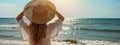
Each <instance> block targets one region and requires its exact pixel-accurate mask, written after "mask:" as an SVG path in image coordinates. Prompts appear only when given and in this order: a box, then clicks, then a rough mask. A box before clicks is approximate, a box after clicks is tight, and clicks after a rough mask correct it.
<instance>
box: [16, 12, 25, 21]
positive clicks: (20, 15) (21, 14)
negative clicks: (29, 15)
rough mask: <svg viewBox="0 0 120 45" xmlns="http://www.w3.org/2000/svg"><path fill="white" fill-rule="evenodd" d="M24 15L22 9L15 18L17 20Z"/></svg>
mask: <svg viewBox="0 0 120 45" xmlns="http://www.w3.org/2000/svg"><path fill="white" fill-rule="evenodd" d="M23 16H24V13H23V11H22V12H21V13H20V14H19V15H18V16H17V17H16V20H17V21H19V20H20V19H22V18H23Z"/></svg>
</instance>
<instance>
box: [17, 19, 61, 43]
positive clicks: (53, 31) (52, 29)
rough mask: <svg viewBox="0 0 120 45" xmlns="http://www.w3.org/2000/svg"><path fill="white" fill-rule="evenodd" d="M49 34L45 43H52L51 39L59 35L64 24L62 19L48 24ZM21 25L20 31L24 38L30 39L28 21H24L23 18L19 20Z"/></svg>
mask: <svg viewBox="0 0 120 45" xmlns="http://www.w3.org/2000/svg"><path fill="white" fill-rule="evenodd" d="M47 26H48V27H47V35H46V39H45V42H44V45H50V39H51V38H54V37H55V36H57V35H58V33H59V31H60V30H61V26H62V21H61V20H60V19H57V20H55V21H54V22H52V23H49V24H47ZM19 27H20V32H21V35H22V37H23V39H24V40H29V38H28V37H29V35H28V33H29V32H28V31H27V30H29V29H28V27H27V23H25V22H24V21H23V19H21V20H19Z"/></svg>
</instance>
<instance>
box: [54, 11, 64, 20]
mask: <svg viewBox="0 0 120 45" xmlns="http://www.w3.org/2000/svg"><path fill="white" fill-rule="evenodd" d="M56 14H57V17H58V18H59V19H61V20H62V21H64V19H65V18H64V17H63V16H62V15H61V14H60V13H59V12H58V11H57V12H56Z"/></svg>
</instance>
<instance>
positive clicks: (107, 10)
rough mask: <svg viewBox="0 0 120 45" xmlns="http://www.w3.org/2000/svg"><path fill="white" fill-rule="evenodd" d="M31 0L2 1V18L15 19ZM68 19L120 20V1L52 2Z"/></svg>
mask: <svg viewBox="0 0 120 45" xmlns="http://www.w3.org/2000/svg"><path fill="white" fill-rule="evenodd" d="M29 1H30V0H0V18H5V17H6V18H15V17H16V16H17V15H18V14H19V13H20V12H21V11H23V8H24V6H25V5H26V4H27V3H28V2H29ZM50 1H52V2H53V3H54V4H55V6H56V8H57V10H58V11H59V12H60V13H61V14H62V15H63V16H64V17H66V18H120V0H50Z"/></svg>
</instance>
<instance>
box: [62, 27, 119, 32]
mask: <svg viewBox="0 0 120 45" xmlns="http://www.w3.org/2000/svg"><path fill="white" fill-rule="evenodd" d="M63 30H85V31H103V32H120V29H100V28H99V29H97V28H85V27H63Z"/></svg>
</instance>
